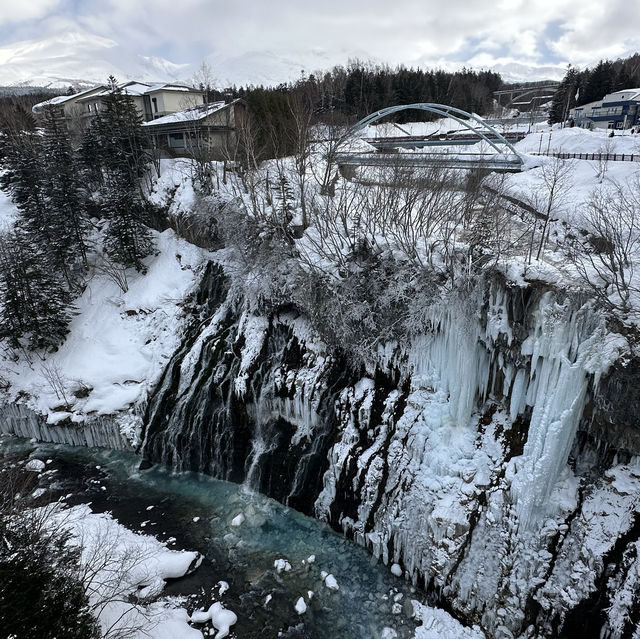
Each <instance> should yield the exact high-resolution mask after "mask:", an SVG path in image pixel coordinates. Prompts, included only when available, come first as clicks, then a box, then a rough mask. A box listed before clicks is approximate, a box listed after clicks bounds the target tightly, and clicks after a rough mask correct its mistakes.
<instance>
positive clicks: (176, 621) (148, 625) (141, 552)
mask: <svg viewBox="0 0 640 639" xmlns="http://www.w3.org/2000/svg"><path fill="white" fill-rule="evenodd" d="M51 525H52V526H55V527H62V528H66V529H67V530H69V532H70V533H71V538H70V541H69V543H70V544H71V545H78V546H79V547H80V549H81V557H80V562H81V563H82V564H83V565H84V566H85V567H86V568H87V569H86V570H85V572H84V574H85V579H87V580H88V581H87V583H86V584H85V585H86V591H87V592H88V595H89V601H90V605H91V607H92V610H93V611H94V613H95V614H97V617H98V621H99V623H100V625H101V627H102V629H103V632H106V631H107V630H108V629H111V632H112V633H117V632H125V631H131V632H132V634H131V635H127V636H131V637H133V638H134V639H143V638H149V637H150V638H151V639H175V638H176V637H180V638H181V639H182V638H185V639H202V633H200V632H199V631H197V630H194V629H193V628H191V627H190V626H189V625H188V623H187V622H188V620H189V616H188V615H187V612H186V610H184V609H181V608H175V607H174V606H172V605H171V604H170V603H169V602H168V601H158V602H155V603H152V604H149V605H143V604H141V603H138V604H135V603H129V602H128V599H129V597H130V596H131V595H133V596H135V597H136V598H138V599H139V600H142V599H145V598H149V597H156V596H157V595H158V594H160V592H161V591H162V588H163V586H164V583H165V579H175V578H178V577H182V576H183V575H185V574H187V572H189V571H190V570H193V569H195V568H196V567H197V566H198V565H199V564H200V561H201V560H202V558H201V556H200V555H199V553H197V552H186V551H182V552H180V551H175V550H168V549H167V548H166V546H165V545H164V544H163V543H161V542H159V541H158V540H157V539H155V538H154V537H150V536H148V535H139V534H136V533H134V532H132V531H130V530H128V529H126V528H125V527H124V526H122V525H121V524H119V523H118V522H117V521H116V520H115V519H113V518H112V517H111V516H110V515H109V514H108V513H102V514H97V513H93V512H91V509H90V508H89V506H86V505H80V506H74V507H73V508H70V509H65V510H58V511H57V512H55V513H53V514H52V516H51Z"/></svg>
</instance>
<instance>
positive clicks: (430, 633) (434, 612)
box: [411, 600, 485, 639]
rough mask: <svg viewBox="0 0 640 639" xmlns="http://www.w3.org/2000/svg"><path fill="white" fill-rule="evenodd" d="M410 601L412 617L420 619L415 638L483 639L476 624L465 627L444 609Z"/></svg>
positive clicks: (483, 636) (482, 634)
mask: <svg viewBox="0 0 640 639" xmlns="http://www.w3.org/2000/svg"><path fill="white" fill-rule="evenodd" d="M411 603H412V604H413V614H414V618H415V619H418V620H420V621H422V626H420V627H418V628H416V633H415V635H414V637H415V639H485V635H484V633H483V632H482V631H481V630H480V628H478V626H474V627H473V628H466V627H465V626H463V625H462V624H461V623H460V622H459V621H458V620H456V619H454V618H453V617H452V616H451V615H450V614H448V613H446V612H445V611H444V610H440V609H438V608H429V607H428V606H424V605H422V604H421V603H420V602H418V601H415V600H413V601H412V602H411Z"/></svg>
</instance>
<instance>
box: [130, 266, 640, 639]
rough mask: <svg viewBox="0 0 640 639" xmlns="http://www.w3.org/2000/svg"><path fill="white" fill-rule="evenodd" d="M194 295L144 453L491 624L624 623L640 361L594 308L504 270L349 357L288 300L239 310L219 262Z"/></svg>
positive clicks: (612, 627) (638, 583)
mask: <svg viewBox="0 0 640 639" xmlns="http://www.w3.org/2000/svg"><path fill="white" fill-rule="evenodd" d="M204 289H205V290H203V293H202V297H203V299H208V303H209V313H208V315H209V317H208V318H207V319H205V320H204V321H203V322H202V323H201V324H200V325H199V326H198V328H197V330H194V331H192V332H191V333H190V335H189V336H188V337H187V339H185V341H184V343H183V346H182V348H181V349H180V350H179V351H178V352H177V353H176V355H175V356H174V358H173V360H172V361H171V362H170V364H169V365H168V367H167V369H166V372H165V375H164V377H163V379H162V382H161V384H160V386H159V387H158V389H157V390H156V392H155V395H154V396H153V397H152V398H151V400H150V403H149V408H148V411H147V415H146V420H145V421H146V431H145V437H144V444H143V449H142V453H143V456H144V458H145V460H146V462H160V461H162V462H164V463H167V464H170V465H172V466H174V467H176V468H178V469H191V470H200V471H204V472H207V473H210V474H213V475H215V476H217V477H220V478H224V479H229V480H232V481H236V482H247V483H248V484H249V485H251V486H252V487H253V488H255V489H257V490H260V491H262V492H264V493H266V494H268V495H270V496H273V497H275V498H277V499H279V500H280V501H282V502H284V503H286V504H289V505H291V506H293V507H295V508H297V509H299V510H301V511H303V512H306V513H309V514H313V515H315V516H316V517H318V518H321V519H324V520H326V521H327V522H329V523H330V524H331V525H332V526H333V527H334V528H336V529H339V530H342V531H344V533H345V534H346V535H348V536H349V537H352V538H353V539H355V540H356V541H357V542H358V543H361V544H363V545H366V546H367V547H369V548H370V549H371V550H372V552H373V553H374V554H375V555H376V556H382V557H383V559H384V561H385V562H397V563H399V564H400V565H402V566H403V567H404V569H405V570H406V572H407V575H408V576H410V578H411V579H413V580H414V581H415V582H416V583H419V584H421V585H423V586H424V587H425V588H426V589H427V592H428V593H430V594H431V595H432V596H433V598H434V600H435V601H438V602H439V603H440V604H441V605H443V606H445V607H447V608H448V609H449V610H450V611H451V612H453V613H454V614H456V615H457V616H458V617H459V618H460V619H462V620H464V621H466V622H474V623H480V624H481V626H482V627H483V628H484V629H485V631H486V632H487V634H488V636H496V637H511V636H534V635H536V634H537V635H541V636H558V635H560V634H561V631H560V628H561V626H562V625H563V624H565V627H566V629H567V632H568V633H569V634H568V635H567V636H571V631H570V630H571V628H572V624H574V623H575V619H576V615H578V616H579V617H580V619H585V618H588V619H590V623H589V628H593V632H592V634H593V636H594V637H595V636H600V629H601V628H603V627H606V629H607V630H608V631H609V632H610V636H613V637H616V636H624V633H625V632H628V630H629V628H630V627H631V626H630V624H632V623H634V619H633V615H634V614H637V613H636V612H635V610H636V609H637V607H634V602H635V603H637V600H638V594H639V587H640V577H639V571H640V568H639V563H638V560H637V550H638V547H639V546H640V541H639V540H638V536H639V533H640V530H639V527H638V524H637V523H636V511H637V509H638V507H639V502H640V464H639V463H638V461H637V460H636V459H635V458H634V456H635V455H638V454H640V429H637V428H636V425H635V424H634V422H633V420H634V415H637V414H638V413H637V410H636V408H637V402H636V395H634V394H633V393H629V392H628V391H629V389H630V388H632V387H633V383H632V380H633V370H635V369H634V366H636V364H635V363H634V361H633V360H631V361H630V362H629V363H628V364H627V366H626V367H623V366H622V365H621V363H620V358H621V357H623V356H624V354H625V353H626V351H627V349H628V347H627V344H626V340H625V339H624V338H623V337H622V336H620V335H617V334H613V333H610V332H609V331H607V328H606V326H605V324H604V321H603V320H602V318H601V317H600V316H599V315H598V314H597V313H595V312H594V311H593V310H592V309H591V307H590V306H589V304H584V303H581V302H580V301H579V300H574V299H569V298H565V297H564V296H562V295H559V294H557V293H555V292H554V291H552V290H545V289H544V288H542V287H534V286H532V287H529V288H526V289H522V288H508V287H507V286H506V285H505V284H504V282H502V281H500V280H498V279H495V280H494V281H492V282H491V283H490V284H487V285H486V286H485V287H483V288H480V289H479V290H478V291H477V292H476V293H474V294H473V295H472V296H471V297H470V298H469V299H467V300H465V301H464V302H462V301H460V302H459V303H454V304H451V303H447V304H441V305H435V306H434V307H433V308H432V309H430V311H429V312H428V322H427V324H428V326H429V327H430V329H429V330H428V331H426V332H425V333H424V334H423V335H420V336H419V337H416V338H415V339H413V341H412V342H411V343H406V344H390V345H387V347H386V348H385V349H381V350H380V351H379V353H378V357H377V359H376V361H374V362H371V363H370V364H369V365H367V366H356V365H355V364H354V363H353V362H349V361H347V360H346V359H345V357H344V356H343V355H342V354H341V353H340V352H338V351H337V350H336V349H333V348H330V347H329V346H328V345H327V344H325V343H323V341H322V340H321V339H320V338H319V337H318V336H317V335H316V334H315V333H314V331H313V330H312V328H311V326H310V324H309V322H308V321H307V320H306V319H305V318H304V317H303V316H300V315H299V314H297V313H296V312H295V311H294V310H287V311H282V312H279V313H274V314H271V315H269V316H256V315H253V314H247V313H243V312H240V311H237V310H236V309H237V308H238V303H237V301H236V303H235V304H232V303H231V300H230V299H229V296H228V295H227V286H226V282H225V280H224V277H223V275H222V273H221V272H220V271H219V270H216V269H214V270H212V271H210V272H209V276H208V278H206V280H205V284H204ZM627 359H629V358H627ZM616 361H617V364H616V365H615V366H613V367H612V365H613V363H614V362H616ZM630 402H635V405H634V406H631V405H629V403H630ZM565 621H566V623H565ZM635 621H637V620H635ZM576 627H578V626H576ZM579 627H582V626H579ZM582 634H584V632H582ZM587 635H588V632H587Z"/></svg>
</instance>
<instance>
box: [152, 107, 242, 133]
mask: <svg viewBox="0 0 640 639" xmlns="http://www.w3.org/2000/svg"><path fill="white" fill-rule="evenodd" d="M227 106H229V104H227V103H225V102H211V103H209V104H199V105H197V106H194V107H191V108H189V109H184V110H183V111H177V112H176V113H170V114H169V115H164V116H162V117H161V118H156V119H155V120H150V121H149V122H143V123H142V126H143V127H146V128H149V127H151V128H153V127H156V126H163V125H165V124H176V123H178V122H199V121H200V120H203V119H204V118H206V117H208V116H210V115H212V114H213V113H216V112H217V111H222V109H224V108H225V107H227Z"/></svg>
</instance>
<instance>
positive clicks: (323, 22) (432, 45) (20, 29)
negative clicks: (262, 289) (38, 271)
mask: <svg viewBox="0 0 640 639" xmlns="http://www.w3.org/2000/svg"><path fill="white" fill-rule="evenodd" d="M633 5H634V3H633V2H629V0H581V2H580V3H576V2H575V1H574V0H491V1H487V0H385V1H382V0H367V1H366V2H364V1H361V0H319V1H315V2H306V1H305V0H243V1H242V2H239V1H233V0H227V1H225V2H222V1H221V0H153V1H149V0H145V1H144V2H143V1H140V0H0V46H6V45H10V44H13V43H16V42H19V41H23V40H32V41H33V40H42V39H46V38H50V37H54V36H59V35H60V34H63V33H68V32H78V33H82V34H85V35H95V36H101V37H102V38H107V39H109V40H113V41H114V42H116V43H118V45H120V46H122V47H125V48H126V49H127V50H128V51H131V52H133V53H135V54H139V55H144V56H158V57H162V58H165V59H168V60H170V61H171V62H174V63H181V64H189V65H191V67H193V68H195V67H196V66H197V65H198V64H199V63H200V62H201V61H202V60H204V59H208V60H210V61H213V63H214V66H216V65H224V63H225V61H226V60H235V65H236V67H237V66H238V65H242V64H243V63H245V64H247V65H252V66H254V67H257V68H259V67H260V66H261V65H262V66H264V67H268V66H269V65H270V64H275V63H274V59H275V60H277V61H282V60H286V62H287V64H289V65H290V66H291V68H295V67H297V66H299V67H300V70H303V69H304V70H305V72H310V71H313V70H315V69H314V68H309V67H313V66H314V65H315V67H317V68H322V67H330V66H332V65H334V64H346V63H347V62H348V61H349V59H360V60H367V59H370V60H373V61H375V62H383V63H389V64H392V65H395V64H400V63H402V64H405V65H406V66H417V65H420V66H423V67H441V68H445V69H451V68H459V67H460V66H462V65H466V66H471V67H473V68H498V69H499V68H500V67H501V66H504V65H511V64H513V63H517V64H524V65H531V66H534V67H544V66H554V67H556V68H558V69H562V68H565V67H566V65H567V63H569V62H570V63H572V64H574V65H577V66H579V67H584V66H587V65H592V64H594V63H596V62H597V61H598V60H599V59H601V58H609V59H614V58H616V57H620V56H624V55H627V54H630V53H633V52H635V51H636V50H638V49H640V12H639V11H636V10H633ZM232 67H233V65H231V66H230V68H232ZM234 68H235V67H234ZM215 72H216V70H215V69H214V74H215ZM560 74H561V73H560ZM543 75H544V73H543Z"/></svg>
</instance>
